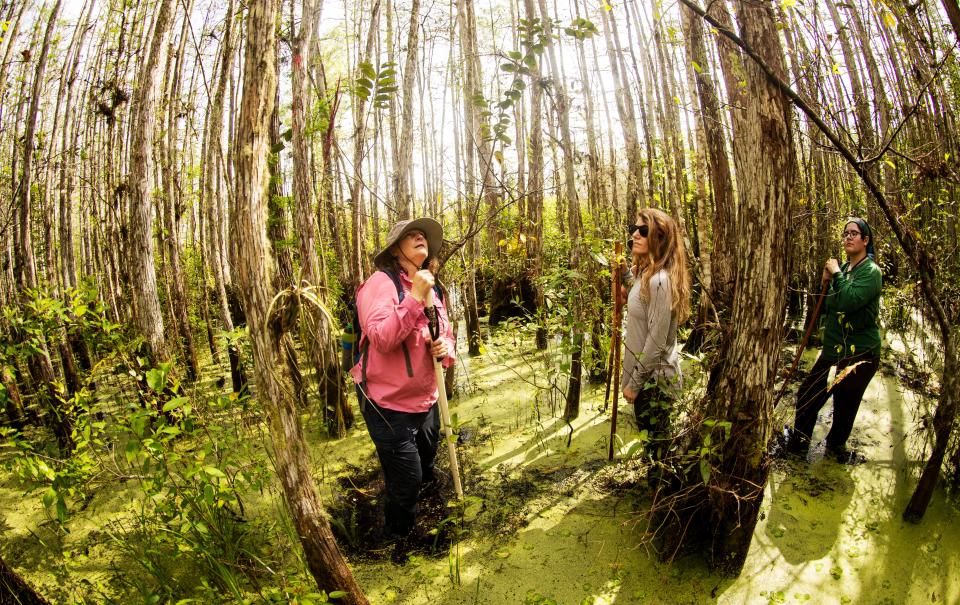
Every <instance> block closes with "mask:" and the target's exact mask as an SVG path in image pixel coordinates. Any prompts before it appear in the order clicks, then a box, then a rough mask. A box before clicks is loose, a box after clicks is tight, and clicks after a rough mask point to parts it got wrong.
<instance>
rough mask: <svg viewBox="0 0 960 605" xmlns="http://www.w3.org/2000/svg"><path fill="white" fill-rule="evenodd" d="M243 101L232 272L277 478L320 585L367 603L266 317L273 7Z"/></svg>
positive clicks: (258, 21) (254, 26) (256, 25)
mask: <svg viewBox="0 0 960 605" xmlns="http://www.w3.org/2000/svg"><path fill="white" fill-rule="evenodd" d="M248 10H249V13H248V17H247V42H246V50H245V54H244V78H243V96H242V101H241V105H240V115H239V123H238V128H237V141H236V146H235V148H236V150H237V153H236V155H235V161H236V176H237V181H236V182H237V195H236V207H235V212H234V213H233V220H232V227H233V232H234V234H235V237H236V239H237V243H236V246H235V250H236V255H235V258H234V267H235V268H236V274H237V279H238V281H239V284H240V293H241V297H242V299H243V306H244V311H245V313H246V316H247V324H248V327H249V331H250V341H251V346H252V348H253V354H254V367H255V368H256V374H257V391H258V394H259V398H260V400H261V401H262V402H263V405H264V408H265V409H266V411H267V414H268V417H269V423H270V435H271V439H272V441H273V450H274V456H275V460H276V466H277V471H278V474H279V479H280V483H281V486H282V488H283V492H284V496H285V499H286V502H287V506H288V507H289V511H290V515H291V518H292V521H293V524H294V527H295V528H296V531H297V535H298V536H299V537H300V542H301V544H302V546H303V549H304V555H305V558H306V562H307V566H308V567H309V569H310V571H311V573H312V574H313V576H314V579H315V580H316V581H317V585H318V586H319V587H320V588H321V589H323V590H325V591H327V592H332V591H334V590H343V591H345V592H346V593H347V596H346V597H344V602H346V603H352V604H354V603H356V604H359V603H363V604H365V603H367V599H366V598H365V597H364V596H363V593H362V592H361V590H360V587H359V586H358V585H357V583H356V580H354V578H353V574H352V573H351V572H350V568H349V567H347V564H346V562H345V561H344V560H343V557H342V556H341V554H340V551H339V549H338V548H337V544H336V541H335V540H334V537H333V533H332V532H331V530H330V524H329V522H328V521H327V518H326V515H325V513H324V510H323V506H322V504H321V503H320V498H319V495H318V494H317V491H316V488H315V487H314V485H313V477H312V476H311V473H310V464H309V462H308V449H307V447H306V443H305V442H304V440H303V432H302V429H301V426H300V417H299V413H298V411H297V406H296V402H295V401H294V399H293V398H292V397H291V392H292V391H291V385H290V375H289V370H288V368H287V365H286V364H285V363H284V362H283V359H282V350H283V344H282V343H283V339H284V338H285V336H284V332H285V330H288V329H289V328H290V327H292V326H290V325H285V322H283V321H282V320H278V319H277V317H267V310H268V308H269V306H270V303H271V300H272V299H273V295H274V288H273V276H272V273H273V260H272V252H271V246H270V243H269V241H268V240H267V234H266V231H267V225H266V210H267V200H265V199H264V197H266V196H267V195H269V172H268V170H267V165H266V164H267V157H268V154H269V147H268V141H269V130H270V119H271V118H272V116H273V111H274V107H273V104H274V95H275V93H276V86H277V80H276V73H277V71H276V65H275V64H274V61H275V56H276V55H275V50H276V37H275V35H276V22H277V2H276V0H257V1H253V2H250V3H249V9H248Z"/></svg>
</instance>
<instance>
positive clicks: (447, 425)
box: [425, 288, 463, 500]
mask: <svg viewBox="0 0 960 605" xmlns="http://www.w3.org/2000/svg"><path fill="white" fill-rule="evenodd" d="M425 306H426V309H428V311H427V317H428V318H429V319H430V338H431V339H432V340H438V339H439V338H440V314H439V313H438V312H437V309H436V308H435V307H434V306H433V289H432V288H431V289H430V293H429V294H428V295H427V302H426V305H425ZM433 370H434V372H436V374H437V393H438V394H439V397H438V398H437V405H439V406H440V425H441V426H442V428H443V435H444V438H445V439H446V441H447V453H448V454H449V455H450V475H452V476H453V489H454V490H455V491H456V492H457V499H458V500H463V484H462V483H460V465H459V464H458V463H457V445H456V442H455V441H454V439H453V427H452V426H451V422H450V406H449V405H448V404H447V385H446V382H445V381H444V379H443V365H442V364H441V363H440V360H439V359H437V358H436V357H434V358H433Z"/></svg>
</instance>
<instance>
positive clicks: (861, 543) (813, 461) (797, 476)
mask: <svg viewBox="0 0 960 605" xmlns="http://www.w3.org/2000/svg"><path fill="white" fill-rule="evenodd" d="M500 338H501V339H502V341H501V342H499V343H495V344H499V347H498V348H499V349H500V350H508V349H509V350H522V353H521V354H518V355H514V356H510V357H506V358H500V359H494V358H493V356H484V357H481V358H477V359H473V360H464V361H465V363H464V364H463V365H462V367H461V369H460V370H459V375H458V382H461V383H462V384H463V385H464V386H465V387H466V388H465V391H466V394H465V395H464V396H462V397H460V398H458V399H455V400H453V401H452V412H453V413H454V414H455V415H456V417H457V422H458V424H459V425H460V426H461V428H462V432H463V434H464V436H469V438H467V439H465V443H463V444H462V445H461V446H460V447H459V448H458V450H459V455H460V462H461V466H462V467H463V475H464V483H465V490H466V492H467V495H468V496H469V497H471V500H470V502H469V503H468V505H467V506H466V511H465V517H466V522H465V523H463V524H462V530H463V533H462V535H460V539H459V540H454V541H453V542H451V538H453V537H455V535H454V534H455V533H456V532H457V526H456V525H454V524H452V523H451V518H450V513H449V512H447V511H446V510H445V509H444V507H443V504H442V501H441V500H437V501H435V502H434V503H432V504H428V510H427V511H425V515H424V519H423V523H422V525H423V526H424V527H422V528H421V532H422V536H421V538H422V543H421V547H420V548H418V549H415V550H414V551H413V552H412V554H411V556H410V557H409V560H408V561H407V562H406V563H405V564H403V565H397V564H395V563H392V562H391V561H390V556H389V550H390V549H389V545H385V544H378V543H377V542H376V540H377V536H376V535H375V534H376V532H375V531H374V529H375V528H371V527H370V524H371V523H373V524H375V523H376V521H375V520H371V519H373V518H374V517H375V515H373V514H369V513H370V512H371V511H375V506H376V504H375V496H376V491H375V490H376V488H377V482H378V481H379V479H378V477H377V476H376V472H373V470H372V469H375V468H376V466H375V464H376V463H375V458H374V454H373V447H372V445H371V443H370V441H369V439H368V437H367V435H366V432H365V430H364V428H363V427H362V426H358V427H355V428H354V429H353V430H352V431H351V433H350V435H349V436H348V437H347V438H346V439H344V440H341V441H337V442H330V441H320V440H319V439H315V438H311V441H312V442H313V443H314V444H315V445H314V446H313V448H314V460H315V465H316V472H315V476H316V477H317V478H318V481H322V486H323V491H324V499H325V502H327V503H328V504H330V505H331V508H333V509H335V513H334V514H335V518H336V521H335V525H337V524H339V526H338V531H339V532H340V534H341V536H342V541H343V542H344V550H345V551H346V552H347V553H348V554H347V556H348V558H349V561H350V564H351V567H352V568H353V570H354V573H355V574H356V576H357V579H358V581H359V583H360V585H361V586H362V587H363V588H364V590H365V591H366V593H367V595H368V598H369V599H370V602H371V603H374V604H380V603H409V604H421V603H422V604H426V603H431V604H434V603H441V604H442V603H449V604H461V603H462V604H468V603H488V604H489V603H492V604H501V603H503V604H512V603H524V604H527V603H530V604H539V603H544V604H546V603H557V604H563V605H566V604H570V605H577V604H581V603H590V604H602V603H620V604H628V603H629V604H633V603H638V604H641V603H804V602H808V603H891V604H893V603H960V524H958V523H957V521H958V512H957V511H956V510H955V509H954V508H953V507H952V506H951V505H950V504H948V503H947V502H946V500H945V497H944V494H943V493H942V492H938V493H937V495H936V497H935V498H934V501H933V503H932V504H931V507H930V509H929V510H928V512H927V515H926V517H925V518H924V520H923V522H922V523H921V524H919V525H910V524H907V523H904V522H903V521H902V520H901V519H900V514H901V512H902V510H903V508H904V506H905V505H906V503H907V501H908V499H909V497H910V494H911V492H912V489H913V487H914V485H915V476H916V475H917V473H918V469H919V465H920V464H921V463H920V462H918V450H919V445H918V444H917V443H916V442H915V439H914V437H913V436H912V435H911V434H910V433H911V431H912V427H913V426H915V420H914V412H913V410H915V408H916V405H917V404H916V401H915V396H914V394H913V393H912V392H910V391H908V390H906V389H905V388H904V387H902V386H901V385H900V383H899V381H898V379H897V378H896V377H895V376H893V375H891V373H890V372H889V368H887V369H888V371H887V372H884V371H883V369H882V370H881V373H878V374H877V376H876V377H875V378H874V380H873V382H872V383H871V385H870V388H869V389H868V391H867V393H866V395H865V397H864V403H863V405H862V407H861V410H860V414H859V416H858V420H857V425H856V428H855V429H854V434H853V437H852V438H851V444H852V445H854V446H856V447H857V449H858V450H859V451H860V452H861V453H862V454H863V455H864V457H865V462H864V463H862V464H859V465H856V466H842V465H839V464H837V463H835V462H833V461H831V460H824V459H823V454H822V446H821V447H820V448H819V449H818V448H814V449H813V451H812V452H811V455H810V456H809V460H808V461H807V462H799V461H777V462H776V463H775V465H774V468H773V471H772V473H771V481H770V483H769V485H768V487H767V489H766V492H765V497H764V504H763V514H762V518H761V520H760V522H759V523H758V525H757V528H756V533H755V536H754V540H753V544H752V546H751V549H750V554H749V556H748V559H747V562H746V565H745V567H744V570H743V573H742V574H741V575H740V577H738V578H736V579H733V580H729V579H727V580H724V579H721V578H719V577H718V576H715V575H713V574H711V573H710V571H709V570H708V569H707V567H706V565H705V564H704V562H703V560H702V559H701V558H699V557H698V556H687V557H684V558H682V559H680V560H678V561H676V562H674V563H673V564H672V565H667V564H663V563H660V562H659V561H658V559H657V558H656V555H655V554H654V553H652V552H651V551H650V550H649V546H648V544H647V543H646V542H644V541H643V539H642V535H643V533H644V531H645V530H646V519H645V517H644V515H643V510H644V506H645V502H644V501H643V497H644V496H643V495H642V494H639V495H638V494H637V493H636V492H634V491H633V490H630V489H625V488H624V484H625V483H629V482H630V478H631V474H633V475H634V478H636V477H639V476H640V475H639V474H638V470H637V468H636V466H635V465H634V464H632V463H630V462H626V463H624V462H618V463H614V464H608V463H607V462H606V452H607V439H608V435H609V426H610V424H609V411H607V412H603V410H602V408H603V390H602V387H601V388H599V389H598V388H596V387H592V388H588V389H586V390H585V392H584V397H583V402H582V404H581V415H580V418H579V419H578V420H576V421H575V422H574V423H573V425H572V426H570V425H567V424H566V423H565V422H563V421H562V419H559V418H558V417H557V416H559V415H560V414H561V413H562V407H563V406H562V401H560V399H561V398H560V397H559V396H558V395H557V393H555V392H552V391H551V390H550V389H549V388H547V389H544V388H543V387H544V386H546V380H545V378H544V377H542V376H540V375H539V374H540V373H541V370H540V368H541V367H542V366H541V365H540V363H541V362H540V361H539V359H538V358H537V355H538V354H537V353H536V352H535V351H533V350H531V349H530V348H529V347H526V346H525V344H523V343H519V347H520V348H519V349H512V348H511V347H512V346H514V345H516V344H517V343H516V341H514V342H513V343H510V342H508V340H509V339H510V337H509V336H501V337H500ZM537 400H539V404H538V405H534V401H537ZM791 404H792V397H790V396H789V395H788V396H787V397H786V398H785V403H784V404H782V405H781V406H780V408H779V409H778V410H777V414H778V422H779V423H780V424H783V423H785V422H789V420H788V416H789V414H792V405H791ZM829 412H830V406H829V404H828V405H827V406H826V407H825V408H824V411H823V412H822V413H821V423H820V424H819V425H818V428H817V433H815V435H814V442H817V441H818V439H822V436H823V434H825V427H824V424H825V421H826V422H828V421H829ZM631 415H632V414H631V410H629V409H624V408H622V407H621V415H620V422H619V427H620V428H619V431H618V434H619V438H620V441H619V442H618V445H619V451H620V452H625V451H627V450H628V449H629V447H630V445H631V442H632V439H633V437H634V435H635V432H636V431H635V428H634V426H633V424H632V422H631V421H630V419H629V416H631ZM571 431H572V435H571ZM568 442H569V446H568ZM438 461H439V462H440V464H441V465H442V466H444V467H445V466H446V463H445V451H444V449H443V448H441V451H440V454H439V456H438ZM351 489H353V490H356V493H358V494H360V495H362V496H363V498H362V499H363V501H362V502H360V501H358V500H350V498H349V494H350V490H351ZM445 495H447V496H452V489H451V488H450V487H449V486H448V487H447V488H446V491H445ZM138 498H140V496H139V495H138V494H136V493H135V490H133V489H132V487H129V486H124V485H123V484H115V485H105V486H103V487H102V488H100V489H98V490H97V491H96V493H95V494H94V495H93V497H92V499H91V500H90V502H88V505H87V507H86V508H84V509H82V510H80V511H78V512H77V513H76V514H75V515H74V516H73V517H72V518H71V520H70V521H69V522H68V524H67V528H68V529H69V530H70V533H67V534H64V535H60V536H59V537H58V538H56V539H51V537H50V534H51V530H50V527H49V526H50V521H49V520H47V518H46V515H45V513H44V512H43V508H42V506H41V505H40V502H39V501H40V492H32V493H30V494H27V495H24V492H23V489H22V488H21V487H20V486H18V485H17V484H16V482H15V481H14V480H13V479H12V478H11V477H9V476H0V511H2V521H3V522H2V523H0V548H2V553H3V556H4V558H5V559H6V561H7V562H8V563H9V564H11V565H13V566H14V567H15V568H16V569H17V570H18V571H19V572H21V573H22V574H23V575H24V576H25V577H26V578H27V579H28V580H29V581H30V582H32V583H33V584H34V586H35V587H37V588H38V589H40V590H41V592H43V593H44V594H46V595H48V596H49V597H50V598H51V600H54V601H56V600H61V601H69V600H72V598H76V596H77V595H78V594H87V595H89V594H90V593H89V592H87V591H84V590H82V589H80V587H81V586H90V585H94V584H96V585H101V586H104V585H107V586H109V585H110V584H111V583H112V580H111V578H113V577H114V576H115V575H116V574H122V573H125V572H124V570H125V569H126V570H134V571H135V570H136V567H137V566H136V564H135V563H133V562H130V561H124V560H122V558H121V554H120V553H118V551H117V549H116V548H113V547H111V546H110V545H109V544H108V541H107V540H106V539H105V537H104V534H103V532H102V529H101V526H102V524H103V523H104V522H105V520H108V519H109V520H113V521H116V520H118V519H121V520H122V519H123V518H125V517H127V518H129V517H130V516H131V515H132V512H133V511H134V510H135V509H136V507H137V506H138V505H137V504H136V501H137V499H138ZM331 503H332V504H331ZM345 504H346V505H350V506H354V507H355V509H356V511H357V512H356V514H354V515H353V516H352V518H353V522H352V525H351V523H350V522H349V520H350V518H351V517H350V515H349V514H347V515H346V516H344V515H343V511H347V512H348V513H349V508H347V507H345ZM280 506H282V505H281V503H280V499H279V498H278V497H277V494H276V490H275V488H268V489H265V490H264V492H263V496H261V498H260V501H258V502H254V501H251V502H249V503H248V508H247V514H248V516H251V517H257V518H261V519H270V520H271V521H270V523H274V524H276V523H283V521H279V520H278V519H279V518H280V517H282V516H283V515H281V514H279V513H278V509H279V507H280ZM364 511H365V512H364ZM365 514H366V516H364V515H365ZM337 515H339V516H337ZM445 515H446V516H445ZM131 522H132V520H131ZM434 529H439V534H440V535H439V538H436V539H435V542H436V546H435V547H432V545H431V544H429V542H430V540H431V535H432V534H431V533H428V532H429V531H430V530H434ZM351 536H352V538H353V539H354V541H355V544H353V545H350V544H347V543H346V539H347V538H349V537H351ZM451 544H452V546H451ZM291 559H292V561H291ZM286 563H287V564H288V565H293V566H295V565H296V560H295V559H294V558H293V557H292V556H288V558H287V560H286ZM186 573H187V574H189V573H190V572H189V571H187V572H186ZM260 581H262V582H263V583H265V584H269V583H270V582H271V578H270V577H262V578H260ZM108 592H109V591H108ZM117 596H118V597H119V596H120V595H119V594H118V595H117ZM127 596H128V597H129V595H127ZM184 596H187V595H184ZM88 598H89V597H88ZM90 602H97V601H96V600H95V599H93V600H91V601H90ZM117 602H139V601H136V600H134V601H130V600H118V601H117ZM249 602H254V603H256V602H264V601H263V600H262V599H261V598H259V597H258V595H257V594H256V593H253V594H250V596H249Z"/></svg>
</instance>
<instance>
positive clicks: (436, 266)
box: [377, 244, 440, 275]
mask: <svg viewBox="0 0 960 605" xmlns="http://www.w3.org/2000/svg"><path fill="white" fill-rule="evenodd" d="M398 246H399V244H394V245H392V246H390V247H389V248H388V249H387V250H388V251H389V252H390V254H387V255H386V256H387V258H386V259H385V260H384V262H382V263H380V264H379V265H377V268H378V269H382V270H384V271H391V272H393V273H396V274H397V275H400V274H401V273H405V272H406V271H404V269H403V267H402V266H400V261H399V260H397V257H396V255H395V254H394V253H393V249H394V248H397V247H398ZM420 268H421V269H429V270H430V273H433V274H434V275H436V274H437V272H438V271H439V270H440V261H439V260H438V259H437V257H436V256H435V255H434V256H427V258H425V259H424V261H423V264H422V265H420Z"/></svg>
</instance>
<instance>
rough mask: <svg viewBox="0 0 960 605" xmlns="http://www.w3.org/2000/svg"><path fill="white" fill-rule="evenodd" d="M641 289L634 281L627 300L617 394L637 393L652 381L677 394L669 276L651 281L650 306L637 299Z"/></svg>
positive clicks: (674, 324) (658, 275)
mask: <svg viewBox="0 0 960 605" xmlns="http://www.w3.org/2000/svg"><path fill="white" fill-rule="evenodd" d="M641 287H642V285H641V280H639V279H638V280H636V281H635V282H634V284H633V287H632V288H631V289H630V294H629V295H628V296H627V313H626V336H625V337H624V339H623V342H624V351H623V374H622V377H621V379H620V390H623V389H624V388H626V387H629V388H630V390H631V391H634V392H637V393H639V392H640V391H641V390H643V385H644V384H646V383H648V382H653V381H655V382H657V383H658V384H659V385H660V387H661V388H663V389H665V390H668V391H671V392H676V391H679V390H680V387H681V379H682V377H681V375H680V356H679V354H678V352H677V314H676V313H674V312H673V311H672V310H671V307H672V306H673V304H672V303H673V294H672V292H671V290H670V276H669V275H668V274H667V272H666V271H662V270H661V271H659V272H657V273H656V274H654V275H653V277H651V278H650V300H649V302H645V301H644V300H643V298H642V297H641V296H640V288H641Z"/></svg>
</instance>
